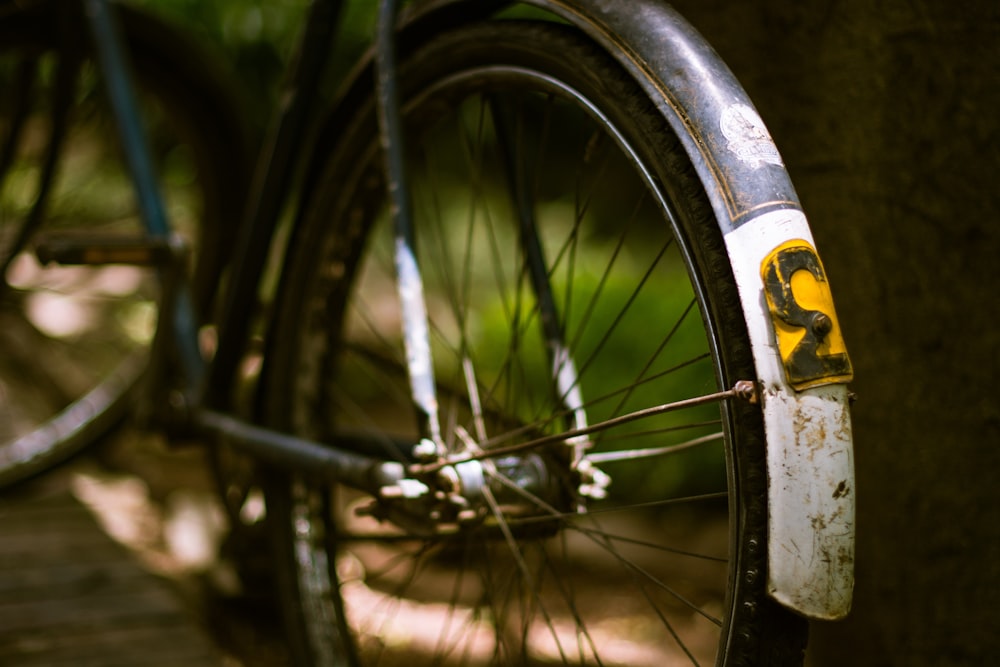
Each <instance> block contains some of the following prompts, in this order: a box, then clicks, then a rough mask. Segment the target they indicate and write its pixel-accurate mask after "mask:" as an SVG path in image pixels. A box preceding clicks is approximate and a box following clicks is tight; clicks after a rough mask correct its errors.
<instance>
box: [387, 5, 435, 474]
mask: <svg viewBox="0 0 1000 667" xmlns="http://www.w3.org/2000/svg"><path fill="white" fill-rule="evenodd" d="M398 11H399V3H398V2H397V1H396V0H382V2H381V4H380V5H379V15H378V24H377V28H376V40H375V64H376V68H375V69H376V77H377V79H376V87H377V95H376V100H377V106H378V122H379V130H380V132H379V135H380V139H381V142H382V150H383V155H384V159H385V163H384V168H385V175H386V187H387V188H388V194H389V202H390V208H391V212H392V218H393V223H394V231H395V237H396V245H395V263H396V280H397V285H398V289H399V300H400V306H401V309H402V316H403V341H404V344H405V347H406V370H407V374H408V376H409V379H410V391H411V395H412V398H413V402H414V405H415V406H416V408H417V411H418V412H419V414H420V417H421V421H422V422H423V424H422V426H423V428H424V430H425V432H426V435H427V436H428V437H429V438H430V439H431V440H432V441H433V442H434V443H435V445H437V447H438V448H439V450H441V449H442V448H443V443H442V439H441V426H440V420H439V416H438V403H437V391H436V389H435V386H434V360H433V359H432V357H431V346H430V329H429V326H428V321H427V304H426V302H425V300H424V288H423V281H422V279H421V275H420V267H419V265H418V263H417V253H416V247H415V238H414V230H413V218H412V212H411V202H410V196H409V194H410V190H409V185H408V183H407V180H406V164H405V147H404V145H403V124H402V118H401V117H400V115H401V112H400V106H399V105H400V100H399V88H398V81H397V73H396V45H395V38H396V34H395V27H396V17H397V14H398ZM444 453H445V452H444V451H439V454H441V455H444Z"/></svg>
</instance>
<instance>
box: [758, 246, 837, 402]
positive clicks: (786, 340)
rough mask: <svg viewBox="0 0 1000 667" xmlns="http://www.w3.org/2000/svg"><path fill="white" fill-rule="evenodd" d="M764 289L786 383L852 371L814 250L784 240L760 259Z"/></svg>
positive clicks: (803, 385) (807, 383)
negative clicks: (761, 260)
mask: <svg viewBox="0 0 1000 667" xmlns="http://www.w3.org/2000/svg"><path fill="white" fill-rule="evenodd" d="M761 278H762V279H763V281H764V295H765V297H766V299H767V306H768V310H769V311H770V314H771V324H772V325H773V327H774V335H775V339H776V341H777V344H778V352H779V354H780V355H781V362H782V364H783V365H784V367H785V375H786V377H787V378H788V383H789V384H790V385H792V387H793V388H795V389H797V390H802V389H807V388H809V387H818V386H821V385H825V384H834V383H838V382H849V381H850V380H851V378H852V377H853V376H854V371H853V369H852V367H851V360H850V359H849V358H848V356H847V346H846V345H845V344H844V337H843V334H842V333H841V331H840V322H839V321H838V320H837V314H836V313H835V312H834V309H833V297H832V295H831V294H830V285H829V282H828V281H827V278H826V272H825V271H824V270H823V265H822V264H821V263H820V261H819V255H817V254H816V251H815V250H814V249H813V247H812V246H811V245H809V243H808V242H806V241H802V240H796V241H786V242H785V243H782V244H781V245H780V246H778V247H777V248H775V249H774V250H773V251H771V253H770V254H769V255H768V256H767V257H766V258H765V259H764V262H763V263H762V264H761Z"/></svg>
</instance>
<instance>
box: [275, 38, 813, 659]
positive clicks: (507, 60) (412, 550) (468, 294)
mask: <svg viewBox="0 0 1000 667" xmlns="http://www.w3.org/2000/svg"><path fill="white" fill-rule="evenodd" d="M400 72H401V74H400V85H401V87H402V91H401V94H402V99H403V108H404V124H405V139H406V147H407V153H408V160H409V164H410V174H411V179H412V183H411V193H410V194H411V197H412V200H413V209H414V210H413V214H414V236H415V239H416V243H415V246H416V260H417V262H418V265H419V267H420V274H421V277H422V282H423V288H424V291H425V295H426V297H425V298H426V304H427V318H428V322H429V330H430V345H431V351H432V356H433V359H434V369H433V372H434V378H435V381H434V385H433V386H434V388H435V393H436V401H437V405H438V411H439V417H440V419H439V422H440V431H441V434H440V439H439V442H438V443H436V446H437V447H438V448H440V449H444V450H446V453H447V454H448V455H454V456H461V455H463V454H464V455H466V458H468V456H470V455H471V456H478V457H480V458H481V459H482V460H481V461H480V462H479V463H478V467H477V466H476V465H473V466H472V469H471V472H470V470H469V469H464V470H462V469H459V468H458V467H452V468H451V469H450V471H447V472H445V471H441V470H439V471H438V473H437V474H438V476H437V477H435V476H434V474H430V475H427V476H425V477H422V478H420V481H423V482H425V483H426V485H427V487H428V488H429V491H427V492H424V491H422V490H420V489H417V490H415V491H413V492H412V493H407V492H406V491H405V490H402V489H393V490H391V492H387V493H385V494H384V496H385V497H382V498H380V499H377V500H373V499H372V498H371V497H370V496H365V495H364V494H361V493H359V492H355V491H351V490H349V489H346V488H343V487H339V486H336V485H334V486H327V485H323V484H317V483H316V482H315V481H314V480H311V479H310V478H308V477H300V476H295V475H292V476H289V477H284V476H279V477H276V478H275V479H274V480H273V483H272V485H271V487H270V488H269V489H267V516H268V521H269V522H270V524H271V526H272V529H273V531H274V535H275V539H276V541H277V543H278V545H279V550H278V554H279V565H280V568H279V571H278V575H279V576H280V577H283V578H282V580H281V582H280V585H281V592H282V595H283V600H282V602H283V605H284V606H285V610H286V615H287V618H288V628H289V633H290V637H291V643H292V648H293V651H294V653H295V656H296V659H297V661H299V662H301V663H302V664H361V665H395V664H408V665H415V664H434V665H458V664H463V665H466V664H472V665H498V664H503V665H507V664H510V665H529V664H532V665H543V664H569V663H572V664H588V665H590V664H594V665H599V664H600V665H666V664H698V665H707V664H717V665H734V664H767V665H779V664H795V663H796V662H798V663H801V660H802V652H803V647H804V642H805V624H804V622H803V621H802V620H801V619H799V618H798V617H795V616H793V615H791V614H787V613H786V612H784V611H782V610H780V609H779V608H778V607H777V606H776V605H774V604H773V603H771V602H770V601H769V600H768V598H767V597H766V596H765V594H764V588H763V580H764V576H763V575H764V571H763V568H764V563H765V554H764V553H763V552H764V544H765V542H764V534H765V526H764V523H765V521H766V515H767V508H766V497H767V496H766V489H765V473H764V468H763V465H764V464H763V459H762V457H763V447H764V440H763V432H762V425H761V416H760V414H759V408H758V406H755V405H752V404H751V403H750V402H748V401H744V400H740V399H738V398H734V397H733V395H732V392H729V393H727V392H726V390H728V389H729V388H731V387H733V386H734V385H735V384H736V383H737V382H738V381H740V380H754V366H753V363H752V359H751V357H750V350H749V345H748V340H747V331H746V325H745V323H744V321H743V315H742V311H741V309H740V305H739V304H740V301H739V297H738V294H737V290H736V286H735V284H734V280H733V276H732V273H731V270H730V267H729V262H728V259H727V256H726V254H725V247H724V244H723V240H722V238H721V234H720V232H719V231H718V226H717V224H716V222H715V220H714V219H713V215H712V211H711V208H710V207H709V205H708V203H707V200H706V195H705V191H704V188H703V186H702V184H701V183H700V182H699V181H698V179H697V177H696V176H695V174H694V171H693V169H692V167H691V165H690V163H689V161H688V159H687V158H686V156H685V154H684V152H683V151H682V150H681V149H680V147H679V144H678V141H677V138H676V137H675V136H674V135H673V134H672V133H671V131H670V130H669V128H668V126H667V124H666V122H665V121H664V119H663V118H662V117H661V116H660V115H659V114H658V112H657V111H656V109H655V108H654V106H653V105H652V103H651V102H650V100H649V99H648V98H647V97H646V96H645V95H644V94H643V93H642V92H641V89H640V88H639V87H638V86H637V84H636V82H635V81H634V80H632V79H630V78H629V76H628V75H626V74H625V73H624V72H623V71H622V70H621V68H619V67H618V66H617V65H616V64H615V63H614V62H613V61H612V60H611V59H610V58H609V57H608V56H607V54H605V53H604V52H603V51H601V50H600V49H599V48H597V47H596V46H595V45H593V44H592V43H590V42H588V41H587V40H585V39H584V38H582V37H581V36H579V35H578V34H577V33H575V32H573V31H572V30H570V29H567V28H565V27H562V26H557V25H552V24H545V23H533V22H513V21H498V22H491V23H486V24H482V25H476V26H470V27H466V28H463V29H459V30H456V31H453V32H448V33H445V34H442V35H438V36H436V38H435V39H434V40H433V41H432V42H430V43H428V44H425V45H423V46H421V47H419V48H414V49H406V50H405V52H404V54H402V56H401V63H400ZM357 101H358V100H357V99H353V100H352V102H357ZM352 108H354V109H355V111H354V113H353V115H339V116H336V118H337V124H336V128H337V131H336V135H335V138H334V140H333V144H332V145H330V146H324V147H323V148H322V149H321V150H323V151H325V152H324V154H325V155H326V163H325V167H324V169H323V171H322V174H321V176H319V177H318V178H317V180H316V185H315V188H314V195H313V196H312V198H311V199H310V200H309V201H308V202H307V205H306V206H305V208H304V211H305V212H304V214H303V219H302V223H301V226H300V228H299V229H298V230H297V235H296V236H295V237H294V238H293V244H292V247H291V250H290V254H289V257H288V261H287V262H286V271H287V275H286V277H285V281H284V284H283V287H282V290H281V292H280V302H279V308H278V320H277V324H276V327H277V330H276V334H275V338H274V341H273V345H272V346H271V347H270V348H269V350H270V352H269V356H268V358H267V361H266V363H267V367H266V370H265V376H264V377H265V391H266V392H267V408H268V414H269V418H270V421H271V424H272V425H274V426H275V427H279V428H282V429H288V430H291V431H293V432H295V433H299V434H302V435H304V436H306V437H309V438H311V439H315V440H317V441H320V442H329V443H333V444H338V443H339V444H340V445H341V446H343V447H347V448H350V447H352V446H354V445H353V444H352V443H355V442H358V438H357V437H356V435H357V434H358V433H365V434H367V435H368V438H369V440H371V445H370V448H371V449H372V450H373V451H374V452H378V451H379V448H380V447H381V451H382V452H383V454H382V456H384V458H386V459H388V460H393V459H396V460H400V461H402V462H409V463H412V462H413V461H421V460H425V459H426V457H428V456H430V460H436V459H435V456H434V453H433V450H434V447H433V446H432V447H430V449H429V450H428V449H427V445H426V444H425V445H424V446H423V448H421V449H418V451H416V452H410V451H406V450H404V449H400V447H399V445H398V444H397V443H400V442H410V443H416V442H418V441H420V439H421V438H426V437H427V436H428V431H427V429H426V424H424V423H422V420H421V419H419V418H418V417H417V411H416V410H414V408H413V405H412V401H411V398H410V397H411V390H410V388H409V386H408V379H407V371H406V368H407V365H406V352H405V345H404V335H405V334H404V332H403V331H402V328H403V327H402V325H401V322H402V321H403V318H402V315H401V313H400V308H399V305H398V298H397V294H396V290H397V287H396V279H395V272H394V268H393V253H394V245H395V243H396V242H395V240H394V236H393V230H392V224H391V221H390V220H389V219H388V212H387V210H386V209H387V205H386V202H385V195H384V190H385V188H384V183H383V177H382V175H381V170H380V160H381V154H380V151H379V145H378V138H377V130H376V126H375V121H374V114H373V102H372V100H371V98H370V97H369V98H368V100H367V101H364V102H362V103H360V104H356V105H352ZM539 263H540V264H539ZM692 398H699V400H696V401H693V403H694V404H693V405H689V406H688V407H686V408H685V409H677V410H673V409H671V410H669V411H667V410H666V409H661V408H659V407H658V406H663V405H668V404H669V405H672V406H674V407H679V406H677V405H675V403H676V402H681V401H685V400H686V399H692ZM685 405H687V404H685ZM345 434H350V436H348V435H345ZM379 438H381V439H379ZM422 457H424V458H422ZM581 461H586V462H587V463H586V464H584V465H581V464H580V462H581ZM590 465H592V466H595V467H597V468H599V469H600V470H601V471H603V472H604V473H606V475H607V476H608V478H610V485H606V482H607V481H608V480H607V479H605V478H603V477H602V476H601V475H595V474H588V473H587V470H586V468H587V467H588V466H590ZM432 468H434V466H431V468H425V470H430V469H432ZM446 470H447V469H446ZM449 475H451V478H450V479H449ZM442 477H443V478H445V479H442ZM448 484H453V486H452V487H449V486H448ZM455 489H459V491H455ZM398 495H403V496H412V497H404V498H402V499H398V498H395V496H398Z"/></svg>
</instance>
